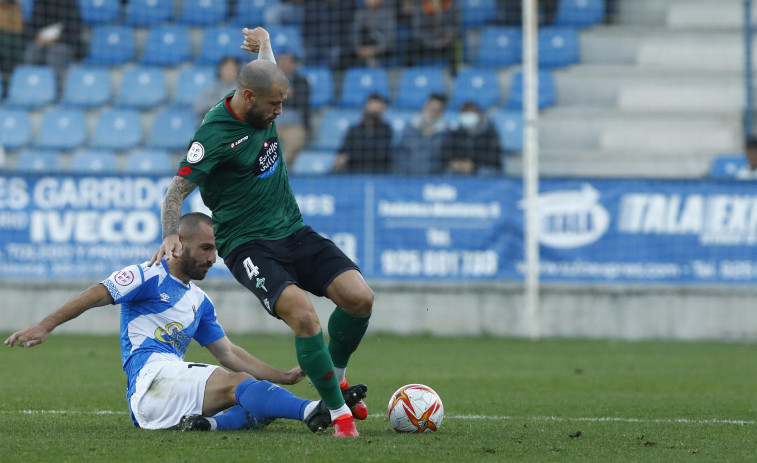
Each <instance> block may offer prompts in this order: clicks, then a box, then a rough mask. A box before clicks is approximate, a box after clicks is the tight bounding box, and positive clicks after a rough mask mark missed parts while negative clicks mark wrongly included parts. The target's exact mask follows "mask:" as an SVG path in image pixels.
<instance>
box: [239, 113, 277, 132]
mask: <svg viewBox="0 0 757 463" xmlns="http://www.w3.org/2000/svg"><path fill="white" fill-rule="evenodd" d="M244 121H245V122H247V123H248V124H250V125H251V126H252V127H253V128H256V129H258V130H265V129H267V128H268V127H269V126H270V125H271V124H270V123H269V122H266V121H264V120H263V119H262V118H261V117H260V113H258V112H256V111H255V110H254V109H252V108H250V110H249V111H247V113H245V115H244Z"/></svg>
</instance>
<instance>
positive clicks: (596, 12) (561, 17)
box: [552, 0, 605, 27]
mask: <svg viewBox="0 0 757 463" xmlns="http://www.w3.org/2000/svg"><path fill="white" fill-rule="evenodd" d="M604 20H605V0H560V3H559V4H558V5H557V12H556V13H555V20H554V22H553V23H552V25H553V26H575V27H588V26H593V25H595V24H600V23H602V22H603V21H604Z"/></svg>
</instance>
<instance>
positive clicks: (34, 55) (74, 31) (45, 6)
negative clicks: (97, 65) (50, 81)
mask: <svg viewBox="0 0 757 463" xmlns="http://www.w3.org/2000/svg"><path fill="white" fill-rule="evenodd" d="M26 34H27V38H28V40H29V44H28V45H27V46H26V50H25V51H24V63H26V64H42V65H47V66H51V67H52V68H53V69H54V70H55V74H56V76H57V79H58V85H59V86H62V85H63V78H64V76H65V72H66V68H67V67H68V65H69V63H71V62H72V61H77V60H79V59H80V58H81V57H82V56H84V52H85V45H84V40H83V39H82V25H81V18H80V16H79V5H78V2H77V0H35V1H34V6H33V7H32V16H31V20H30V21H29V23H28V24H27V25H26Z"/></svg>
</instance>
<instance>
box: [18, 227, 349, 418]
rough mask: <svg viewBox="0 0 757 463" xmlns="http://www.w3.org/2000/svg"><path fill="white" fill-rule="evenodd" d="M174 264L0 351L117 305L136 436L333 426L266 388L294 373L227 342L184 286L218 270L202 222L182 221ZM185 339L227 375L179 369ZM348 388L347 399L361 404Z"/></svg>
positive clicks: (99, 290)
mask: <svg viewBox="0 0 757 463" xmlns="http://www.w3.org/2000/svg"><path fill="white" fill-rule="evenodd" d="M179 235H180V239H181V242H182V245H183V248H182V254H181V255H180V256H179V257H178V258H176V259H172V260H171V261H170V262H168V263H167V262H166V261H165V260H163V261H162V262H161V263H160V265H155V266H152V267H149V266H147V263H144V264H140V265H130V266H128V267H126V268H124V269H122V270H120V271H117V272H114V273H113V274H112V275H110V276H109V277H108V278H106V279H105V280H103V281H102V282H101V283H99V284H96V285H94V286H92V287H90V288H89V289H87V290H85V291H84V292H82V293H80V294H79V295H78V296H75V297H73V298H71V299H70V300H68V301H67V302H65V303H64V304H63V305H62V306H60V307H59V308H58V309H57V310H56V311H55V312H53V313H52V314H50V315H49V316H47V317H45V318H44V319H43V320H42V321H40V322H39V323H37V324H36V325H33V326H31V327H29V328H26V329H24V330H21V331H18V332H16V333H13V334H12V335H11V336H10V337H9V338H8V339H6V341H5V344H7V345H8V346H10V347H13V346H14V344H16V343H17V344H18V345H19V346H25V347H31V346H34V345H37V344H40V343H42V342H44V341H45V339H47V337H48V336H49V334H50V333H51V332H52V331H53V329H55V328H56V327H57V326H59V325H61V324H62V323H65V322H67V321H69V320H71V319H73V318H75V317H77V316H79V315H81V314H82V313H84V312H85V311H87V310H89V309H91V308H93V307H100V306H104V305H107V304H121V359H122V363H123V368H124V371H125V372H126V376H127V383H128V389H127V392H126V398H127V402H128V404H129V410H130V411H131V418H132V420H133V422H134V425H135V426H138V427H141V428H145V429H166V428H172V427H179V428H180V429H183V430H215V429H245V428H255V427H262V426H265V425H266V424H268V423H270V422H271V421H272V420H273V419H276V418H289V419H294V420H300V421H304V422H305V423H306V424H307V425H308V427H309V428H310V429H311V430H312V431H313V432H317V431H320V430H323V429H325V428H326V427H328V426H329V425H330V424H331V416H330V412H329V410H328V408H327V407H326V405H325V404H324V403H323V402H321V401H317V402H316V401H309V400H305V399H301V398H298V397H296V396H295V395H293V394H292V393H291V392H289V391H287V390H285V389H283V388H281V387H278V386H276V385H274V384H272V383H271V381H273V382H277V383H281V384H296V383H297V382H299V381H300V380H302V378H304V376H305V374H304V373H303V371H302V369H300V367H295V368H293V369H291V370H289V371H282V370H279V369H278V368H275V367H273V366H271V365H268V364H266V363H264V362H262V361H260V360H258V359H257V358H255V357H254V356H252V355H251V354H249V353H248V352H247V351H245V350H244V349H242V348H241V347H239V346H236V345H234V344H233V343H232V342H231V341H230V340H229V339H228V338H227V337H226V335H225V333H224V331H223V328H222V327H221V325H220V324H219V323H218V321H217V320H216V312H215V307H214V306H213V303H212V302H211V300H210V298H209V297H208V296H207V294H205V292H203V291H202V290H201V289H200V288H198V287H197V286H196V285H195V284H194V283H192V282H191V280H202V279H203V278H205V275H206V274H207V272H208V270H209V269H210V268H211V267H212V266H213V264H214V263H215V260H216V247H215V236H214V234H213V224H212V220H211V219H210V217H208V216H207V215H205V214H202V213H198V212H193V213H189V214H186V215H184V216H183V217H182V219H181V223H180V231H179ZM192 339H195V340H196V341H197V342H198V343H199V344H200V345H202V346H204V347H206V348H207V349H208V350H209V351H210V352H211V353H212V354H213V355H214V356H215V357H216V358H217V359H218V360H219V362H220V363H221V364H222V365H223V366H225V367H227V368H229V369H230V370H233V371H234V372H229V371H226V370H225V369H223V368H221V367H218V366H215V365H207V364H202V363H189V362H185V361H184V355H185V354H186V351H187V348H188V347H189V344H190V342H191V340H192ZM363 389H364V386H362V388H361V387H360V385H358V386H355V387H353V389H352V390H351V391H349V393H346V394H345V396H346V399H347V401H348V402H350V403H353V404H354V403H355V402H357V401H358V400H360V398H362V397H364V391H363Z"/></svg>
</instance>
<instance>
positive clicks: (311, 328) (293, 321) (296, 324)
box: [282, 308, 321, 336]
mask: <svg viewBox="0 0 757 463" xmlns="http://www.w3.org/2000/svg"><path fill="white" fill-rule="evenodd" d="M282 318H284V317H282ZM284 321H286V322H287V324H288V325H289V326H290V327H291V328H292V331H294V334H295V335H297V336H315V335H316V334H318V333H319V332H320V331H321V322H320V321H319V320H318V314H316V313H315V310H313V309H309V308H302V309H297V310H293V311H291V312H290V314H289V316H288V317H286V318H284Z"/></svg>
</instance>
